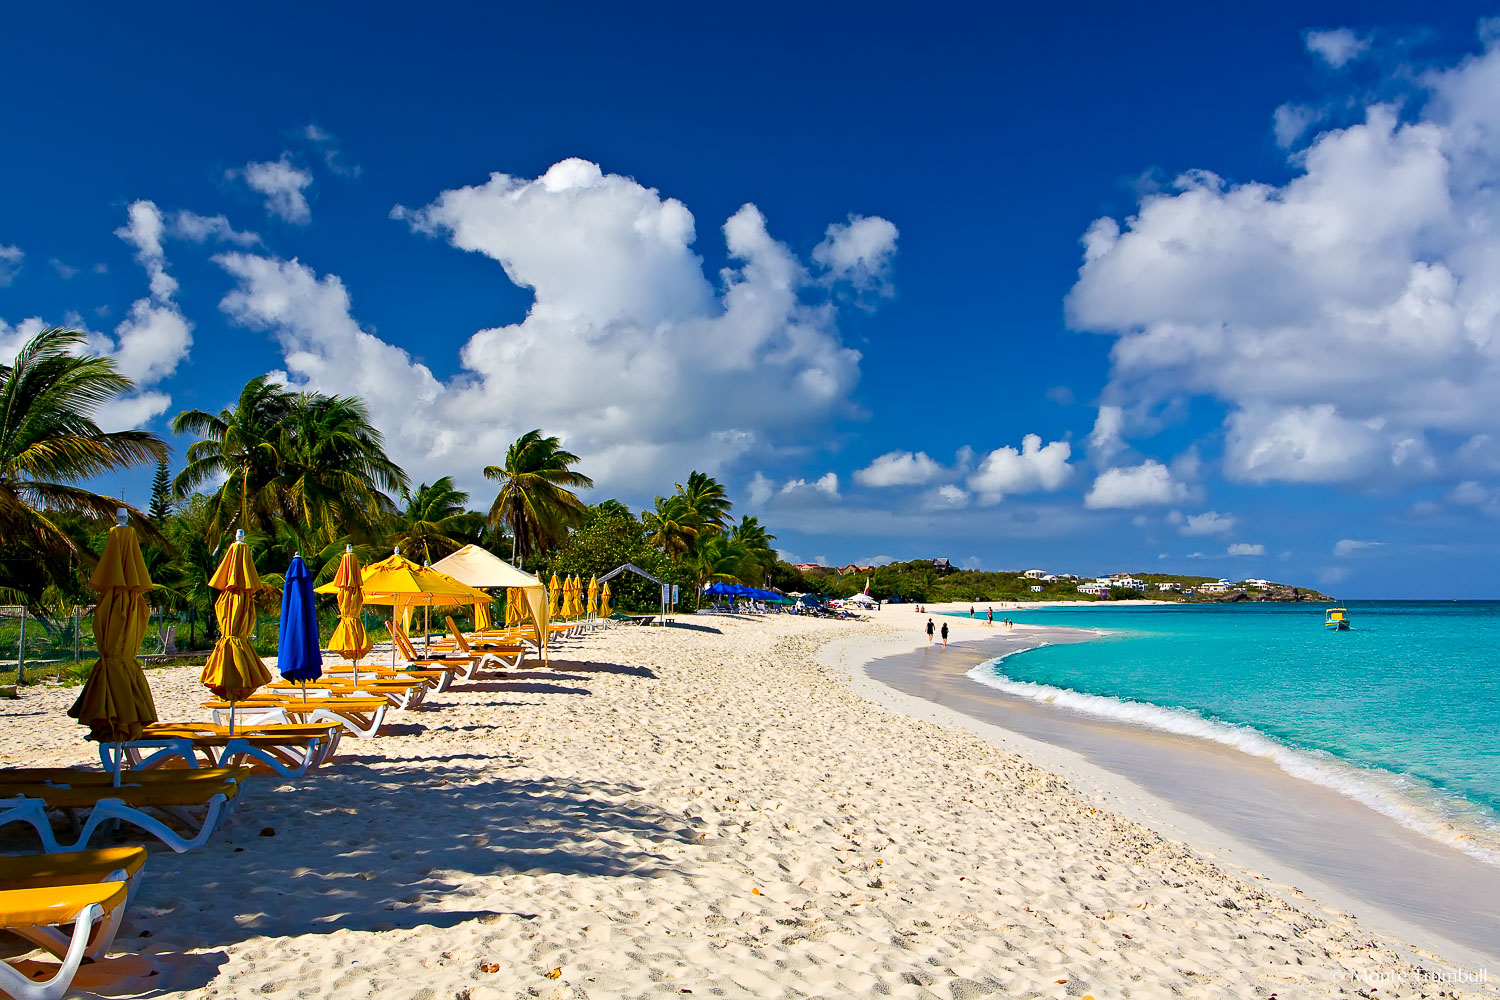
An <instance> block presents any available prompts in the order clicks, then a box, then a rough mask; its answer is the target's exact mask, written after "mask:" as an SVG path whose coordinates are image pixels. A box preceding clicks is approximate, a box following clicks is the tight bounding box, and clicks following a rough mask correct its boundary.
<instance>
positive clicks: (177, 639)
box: [0, 605, 422, 685]
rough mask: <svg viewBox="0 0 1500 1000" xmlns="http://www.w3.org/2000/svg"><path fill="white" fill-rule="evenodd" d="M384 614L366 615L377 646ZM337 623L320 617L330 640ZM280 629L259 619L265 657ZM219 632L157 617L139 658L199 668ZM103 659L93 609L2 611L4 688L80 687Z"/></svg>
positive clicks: (175, 617) (191, 620)
mask: <svg viewBox="0 0 1500 1000" xmlns="http://www.w3.org/2000/svg"><path fill="white" fill-rule="evenodd" d="M381 610H384V609H377V610H366V611H365V613H364V615H363V620H364V624H365V630H366V631H367V632H369V634H370V639H371V640H372V641H374V642H384V641H386V640H389V639H390V633H389V632H388V631H387V630H386V627H385V620H386V617H387V616H388V612H387V613H386V614H381V613H380V612H381ZM337 622H338V613H337V611H329V612H326V613H322V614H320V615H319V616H318V631H319V633H320V634H321V635H322V636H323V637H324V639H325V640H326V639H327V637H328V636H330V635H332V634H333V629H334V626H335V624H336V623H337ZM412 626H413V633H414V637H419V636H420V635H422V632H421V621H420V618H414V620H413V621H412ZM280 629H281V619H280V616H279V615H270V614H258V615H257V616H256V623H255V630H254V632H252V634H251V641H252V643H254V645H255V651H256V652H257V653H259V654H261V655H262V656H275V655H276V643H277V637H278V635H279V633H280ZM215 638H217V629H216V628H215V627H214V625H213V623H212V622H211V621H206V620H205V619H204V616H203V615H202V614H201V613H200V614H197V615H194V614H193V613H192V612H191V611H153V612H152V614H151V620H150V623H149V624H148V625H147V626H146V634H145V636H144V637H142V639H141V647H140V649H139V650H137V655H138V656H140V657H141V658H142V664H143V665H144V666H146V667H148V668H149V667H152V666H168V665H174V666H175V665H182V664H191V663H198V664H201V663H202V662H203V661H204V660H205V659H206V658H207V656H208V653H209V651H210V650H211V649H212V648H213V642H214V639H215ZM98 659H99V648H98V644H97V643H96V642H95V641H94V608H93V607H92V606H90V605H79V606H76V607H72V608H66V609H63V610H61V611H53V612H51V613H49V614H38V613H37V612H35V611H32V610H29V609H25V608H22V607H20V606H15V605H10V606H0V685H8V684H12V683H14V684H18V685H22V684H38V683H44V682H56V681H63V682H66V683H78V682H81V681H82V680H83V678H84V676H85V675H86V674H87V673H88V671H89V669H90V668H91V667H92V666H93V665H94V662H95V661H96V660H98Z"/></svg>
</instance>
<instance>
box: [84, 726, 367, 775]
mask: <svg viewBox="0 0 1500 1000" xmlns="http://www.w3.org/2000/svg"><path fill="white" fill-rule="evenodd" d="M342 733H343V726H342V725H335V724H331V723H329V724H323V725H268V726H258V727H255V728H253V729H247V727H244V726H238V727H236V731H235V732H234V733H230V732H229V730H228V727H226V726H219V725H215V724H213V723H211V722H188V723H176V724H163V723H153V724H151V725H149V726H147V727H146V729H145V731H144V732H143V733H142V734H141V738H140V739H139V740H133V741H131V742H129V743H124V744H120V745H119V747H120V752H121V755H122V756H123V757H124V760H125V763H126V765H127V766H128V769H129V770H137V771H140V770H150V769H152V768H162V767H175V768H201V767H209V768H215V767H238V766H245V767H250V768H253V769H256V770H261V769H264V770H268V771H271V772H272V773H274V774H279V775H281V776H282V777H288V778H291V777H299V776H301V775H303V774H306V773H307V772H308V771H309V770H310V769H312V768H314V767H318V766H320V765H322V764H323V763H324V762H325V761H327V760H328V759H329V758H330V757H332V756H333V753H334V751H335V750H336V749H337V748H338V743H339V737H340V736H341V735H342ZM115 748H116V744H113V743H101V744H100V745H99V760H100V761H101V762H102V763H103V764H104V768H105V770H107V771H113V770H114V767H115V759H114V751H115Z"/></svg>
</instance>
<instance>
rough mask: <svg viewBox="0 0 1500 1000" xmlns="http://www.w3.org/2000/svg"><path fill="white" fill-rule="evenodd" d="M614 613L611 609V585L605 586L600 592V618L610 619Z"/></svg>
mask: <svg viewBox="0 0 1500 1000" xmlns="http://www.w3.org/2000/svg"><path fill="white" fill-rule="evenodd" d="M611 613H612V612H611V611H610V608H609V584H607V583H606V584H605V585H604V586H603V587H601V588H600V590H599V617H600V618H608V617H609V616H610V614H611Z"/></svg>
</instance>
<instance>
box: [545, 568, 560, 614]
mask: <svg viewBox="0 0 1500 1000" xmlns="http://www.w3.org/2000/svg"><path fill="white" fill-rule="evenodd" d="M547 597H548V600H550V601H551V602H552V603H551V604H550V605H548V607H547V617H548V618H561V617H562V605H563V592H562V584H561V583H559V582H558V579H557V574H556V573H553V574H552V582H551V583H549V584H547Z"/></svg>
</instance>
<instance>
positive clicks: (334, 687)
mask: <svg viewBox="0 0 1500 1000" xmlns="http://www.w3.org/2000/svg"><path fill="white" fill-rule="evenodd" d="M430 687H431V685H429V684H428V683H427V681H426V680H424V679H423V678H421V677H376V676H375V675H374V674H373V673H372V674H370V675H369V676H367V677H361V678H360V679H359V680H358V681H355V680H353V679H346V678H343V677H338V676H334V675H325V676H324V677H323V678H322V679H321V680H319V681H317V682H316V683H310V684H306V685H303V684H296V683H293V682H292V681H275V682H274V683H271V684H267V685H266V686H265V687H264V688H263V689H262V690H265V691H272V692H275V693H276V694H277V695H278V696H300V695H303V694H305V695H306V696H307V697H308V698H327V697H348V696H350V695H362V696H366V697H371V698H385V699H387V700H389V701H390V703H391V705H392V707H394V708H399V709H402V710H407V709H416V708H420V707H422V702H423V701H424V700H425V699H426V697H427V692H428V690H429V688H430Z"/></svg>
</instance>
